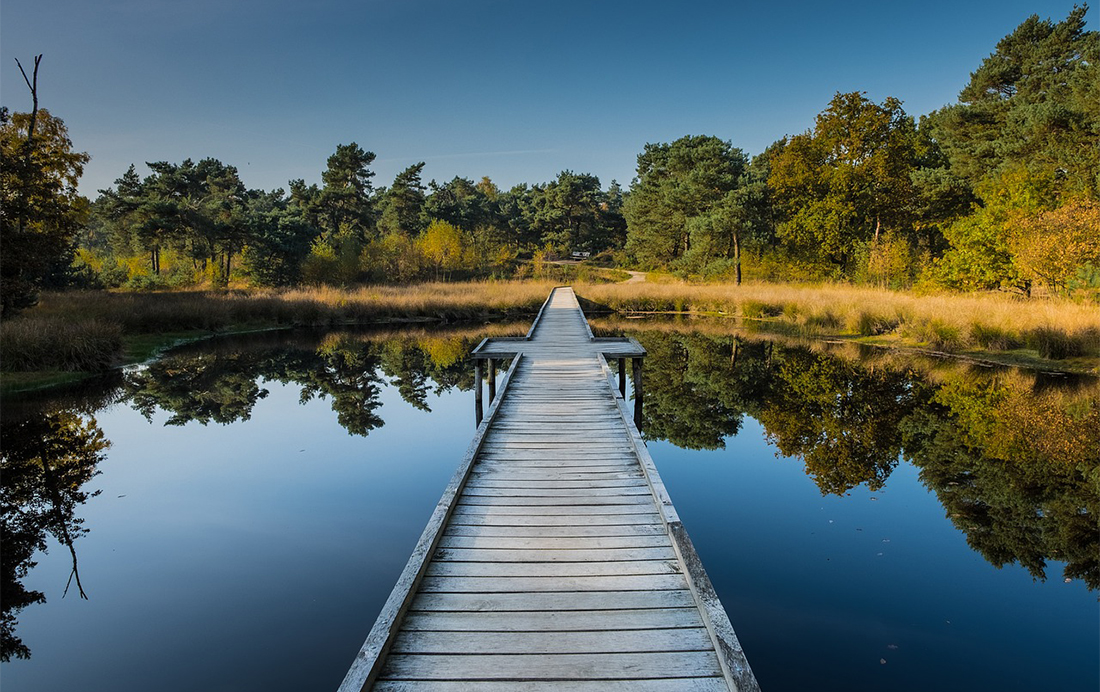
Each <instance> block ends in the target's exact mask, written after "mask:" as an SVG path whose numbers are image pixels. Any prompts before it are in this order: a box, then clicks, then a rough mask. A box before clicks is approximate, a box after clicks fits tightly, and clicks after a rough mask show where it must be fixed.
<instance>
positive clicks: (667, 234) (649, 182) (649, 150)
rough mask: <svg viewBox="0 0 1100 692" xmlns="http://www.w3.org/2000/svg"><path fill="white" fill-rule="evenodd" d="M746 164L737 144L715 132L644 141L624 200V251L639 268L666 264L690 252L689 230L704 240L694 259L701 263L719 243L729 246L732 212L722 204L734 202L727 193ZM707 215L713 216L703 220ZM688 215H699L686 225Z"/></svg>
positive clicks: (732, 232) (728, 205)
mask: <svg viewBox="0 0 1100 692" xmlns="http://www.w3.org/2000/svg"><path fill="white" fill-rule="evenodd" d="M746 164H747V160H746V158H745V155H744V153H742V151H741V150H740V149H737V148H735V147H734V146H733V145H732V144H730V143H729V142H725V141H722V140H720V139H718V138H717V137H709V136H688V137H682V138H680V139H678V140H676V141H675V142H673V143H671V144H647V145H646V146H645V150H644V151H643V152H642V153H641V154H639V155H638V177H637V178H636V179H635V181H634V185H633V187H632V189H631V192H630V195H629V196H628V197H627V199H626V202H625V203H624V205H623V214H624V216H625V217H626V221H627V242H626V250H627V252H628V253H629V254H631V255H632V256H633V257H634V258H636V260H637V261H638V263H639V264H640V265H641V266H642V267H645V268H650V269H652V268H667V267H669V266H670V265H671V264H672V263H674V262H675V261H676V260H678V259H679V258H681V257H683V256H684V255H685V254H687V253H689V252H691V250H692V248H693V244H694V243H693V231H695V234H694V235H695V239H696V240H698V242H700V243H701V244H703V245H705V248H704V249H703V250H700V251H699V253H698V254H697V255H696V259H695V260H694V262H693V263H699V262H700V261H702V262H703V263H705V262H706V260H708V259H709V258H710V257H711V256H712V255H713V254H715V253H717V252H720V251H721V246H722V245H723V243H725V245H726V247H727V248H732V247H733V245H734V242H735V241H734V240H733V236H734V233H735V229H733V228H731V227H730V226H731V224H730V219H729V216H730V215H731V214H733V213H734V212H733V211H732V210H730V209H728V208H724V207H723V204H725V207H734V206H737V205H736V203H735V202H734V201H733V200H727V196H728V195H729V194H730V193H731V192H733V191H734V190H736V189H737V187H738V184H739V182H740V178H741V175H742V173H743V172H744V170H745V167H746ZM712 214H713V215H714V218H713V219H710V220H709V221H704V220H702V219H705V218H706V217H708V216H711V215H712ZM692 219H699V220H698V221H695V222H694V223H692V224H691V225H690V226H689V221H691V220H692ZM727 252H730V253H731V254H732V250H728V251H727ZM689 257H690V256H689ZM700 258H701V259H700ZM691 261H692V260H690V259H689V262H691Z"/></svg>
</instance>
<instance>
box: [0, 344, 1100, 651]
mask: <svg viewBox="0 0 1100 692" xmlns="http://www.w3.org/2000/svg"><path fill="white" fill-rule="evenodd" d="M631 327H632V329H631V331H630V332H629V333H630V335H631V336H635V337H636V338H638V339H639V340H640V341H641V342H642V344H643V345H644V346H645V347H646V349H647V350H648V352H649V356H648V357H647V360H646V369H645V373H646V375H645V376H646V398H647V400H646V407H645V410H644V415H645V421H644V425H645V430H646V435H647V436H648V437H651V438H659V439H667V440H669V441H670V442H672V443H673V444H676V445H678V446H680V447H685V448H690V449H719V448H722V447H723V446H724V444H725V439H726V438H728V437H730V436H733V435H736V434H738V432H739V431H740V430H741V426H742V423H743V420H744V418H745V417H746V416H749V417H752V418H754V419H756V420H757V421H759V422H760V423H761V424H762V425H763V427H764V429H765V433H766V435H767V437H768V438H769V440H770V441H771V442H772V443H773V444H774V445H775V447H776V449H777V450H778V452H779V453H781V454H783V455H786V456H794V457H798V458H800V459H802V460H803V461H804V462H805V465H806V472H807V473H808V474H809V476H810V477H811V478H813V480H814V481H815V482H816V484H817V485H818V487H819V488H820V489H821V491H822V492H823V493H833V494H844V493H845V492H847V491H848V490H850V489H852V488H853V487H855V486H858V485H863V484H865V485H867V486H868V487H870V488H872V489H875V488H879V487H881V486H882V485H883V484H885V483H886V482H887V481H888V478H889V476H890V473H891V472H892V471H893V469H894V468H895V467H896V466H897V464H898V463H899V459H905V460H907V461H909V462H911V463H913V464H914V465H915V466H916V467H917V468H918V469H919V472H920V478H921V480H922V482H923V483H924V484H925V485H926V486H927V487H928V488H930V489H931V490H932V491H934V492H935V493H936V495H937V497H938V498H939V500H940V502H941V503H942V504H943V506H944V508H945V510H946V513H947V516H948V517H949V518H950V520H951V521H952V522H953V524H954V525H955V526H956V527H958V528H959V529H960V530H961V531H963V532H964V534H965V535H966V537H967V541H968V542H969V544H970V545H971V547H972V548H973V549H974V550H976V551H977V552H979V553H980V554H981V555H983V556H984V557H985V559H987V560H988V561H989V562H990V563H992V564H994V565H996V566H998V567H1000V566H1003V565H1007V564H1012V563H1019V564H1020V565H1022V566H1023V567H1025V568H1026V569H1027V570H1028V571H1029V572H1030V573H1031V574H1032V575H1033V576H1034V577H1035V578H1037V579H1045V578H1046V576H1047V561H1048V560H1058V561H1061V562H1064V563H1065V568H1064V576H1065V577H1067V578H1075V579H1081V580H1083V581H1084V582H1085V583H1086V584H1087V585H1088V586H1089V588H1091V589H1096V588H1097V587H1098V586H1100V564H1098V563H1100V541H1098V529H1097V518H1098V516H1100V462H1098V460H1097V450H1098V449H1100V400H1098V399H1100V397H1098V394H1097V390H1096V384H1095V381H1094V380H1089V381H1087V382H1084V383H1083V384H1079V385H1078V386H1076V387H1074V386H1072V382H1068V383H1066V384H1063V385H1060V386H1052V385H1051V381H1050V380H1049V379H1045V378H1043V377H1042V376H1039V375H1035V374H1027V373H1022V372H1019V371H1008V370H1006V371H989V370H978V371H975V370H974V369H970V368H966V367H947V368H943V367H939V366H930V365H928V363H926V362H924V361H920V360H915V359H913V358H904V357H897V358H894V357H890V358H883V357H881V356H880V355H875V354H881V353H882V352H880V351H872V352H864V353H859V354H851V353H848V354H834V353H829V352H825V351H822V350H821V349H820V348H818V349H811V348H806V347H804V346H792V345H783V344H781V343H778V342H773V341H764V340H751V339H746V338H743V337H740V336H734V335H730V334H728V333H721V334H712V333H707V332H706V331H705V330H700V329H696V328H695V327H694V325H688V326H686V327H683V328H682V329H683V331H679V332H678V331H676V330H671V331H667V330H662V329H649V330H646V329H642V330H640V331H635V329H634V328H635V327H636V323H635V324H632V325H631ZM525 328H526V325H515V326H503V327H495V328H489V329H485V328H480V327H479V328H475V329H472V330H470V329H468V330H461V329H459V330H435V331H426V330H410V331H404V332H399V333H388V334H377V333H366V334H356V333H351V332H342V333H335V334H327V335H321V334H301V333H298V334H265V335H254V336H248V337H243V338H234V339H224V340H219V341H216V342H213V343H204V344H197V345H193V346H191V347H187V348H182V349H178V350H176V351H174V352H172V353H171V354H169V355H166V356H165V357H163V358H161V359H159V360H158V361H156V362H154V363H152V364H150V365H149V366H148V367H145V368H142V369H138V370H135V371H132V372H129V373H127V374H126V375H125V377H122V378H119V379H107V380H104V381H103V382H102V383H101V385H100V388H99V389H98V390H95V391H90V392H86V396H87V399H86V400H84V401H83V402H82V403H81V402H79V401H75V400H74V399H73V398H72V397H68V398H64V399H62V398H58V399H56V400H55V401H53V402H50V401H39V402H37V404H36V405H35V406H31V407H23V408H25V409H26V410H20V407H14V408H13V407H10V406H8V405H7V402H6V405H5V416H4V419H3V423H2V430H0V435H2V438H3V439H2V464H3V466H2V472H3V473H2V477H0V481H2V491H0V499H2V512H3V516H2V522H3V532H4V533H3V542H4V549H3V551H2V564H3V569H2V575H0V577H2V584H0V586H2V590H3V591H2V596H3V611H2V630H0V634H2V637H3V642H2V643H3V652H2V653H3V658H4V660H7V659H9V658H11V657H28V656H29V655H30V651H29V649H28V647H27V646H26V645H24V644H23V642H22V641H20V639H19V638H18V637H17V636H16V635H15V626H16V616H17V615H18V613H19V612H20V610H21V609H23V608H24V607H26V606H27V605H30V604H33V603H40V602H42V601H43V600H44V599H45V596H44V594H42V593H40V592H37V591H29V590H27V589H25V588H24V587H23V585H22V583H21V582H22V580H23V578H24V577H25V576H26V575H27V573H28V571H29V570H30V569H31V568H32V567H33V566H34V564H35V563H34V557H35V554H36V553H37V552H38V551H41V550H45V548H46V541H47V536H53V537H54V538H55V539H56V540H57V541H58V542H59V543H61V544H62V545H64V546H66V547H67V548H68V549H69V550H70V551H71V554H72V558H73V569H72V580H73V582H74V585H75V587H76V589H77V590H78V591H79V592H82V591H83V590H82V589H81V587H80V582H79V572H78V570H77V561H76V549H75V547H74V542H75V541H77V539H78V538H79V537H80V536H81V535H83V534H84V533H85V531H86V529H85V528H84V527H83V525H82V520H81V519H79V518H78V517H77V514H78V511H79V506H80V505H81V504H82V503H84V502H86V501H87V499H88V498H89V497H91V496H93V495H94V494H95V493H94V492H91V491H88V490H85V489H84V486H85V485H86V484H87V482H88V480H89V479H91V478H92V477H93V476H94V475H95V474H96V473H98V471H97V465H98V464H99V463H100V461H102V460H103V458H104V456H105V451H106V449H107V447H108V445H109V443H108V441H107V440H105V439H104V437H103V433H102V432H101V431H100V430H99V428H98V426H97V425H96V422H95V419H94V418H92V417H91V415H90V414H91V413H94V412H95V411H96V410H98V409H99V408H101V407H102V406H105V405H106V404H107V403H112V402H117V401H125V402H127V403H128V404H129V405H130V406H132V407H133V408H134V409H136V410H137V411H139V412H140V413H141V414H142V415H144V416H145V417H146V418H148V419H150V420H152V418H153V416H154V415H155V414H156V412H158V411H163V412H165V413H166V414H167V419H166V424H167V425H184V424H186V423H188V422H191V421H194V422H198V423H201V424H203V425H207V424H209V423H211V422H213V423H219V424H227V423H232V422H234V421H240V420H247V419H248V418H249V417H250V416H251V415H252V412H253V409H254V408H255V406H256V404H257V403H258V402H259V401H260V400H262V399H263V398H264V397H265V396H267V393H268V392H267V389H265V387H264V385H265V383H266V382H279V383H282V384H285V385H297V386H298V387H300V399H301V401H302V402H303V403H304V402H307V401H310V400H312V399H318V398H322V399H330V400H331V406H332V410H333V411H334V412H335V413H336V416H337V418H338V420H339V423H340V425H342V426H343V427H344V428H345V429H346V430H347V431H348V432H349V433H350V434H353V435H368V434H369V433H370V431H372V430H375V429H377V428H379V427H381V426H382V425H383V424H384V422H383V420H382V418H381V416H380V415H379V413H378V411H379V407H380V406H381V398H380V397H381V392H382V387H383V384H384V383H386V382H389V383H390V384H392V385H393V386H394V387H395V388H396V390H397V391H398V392H399V393H400V395H401V397H402V398H403V399H404V400H405V401H406V402H408V403H409V404H411V405H413V406H415V407H416V408H418V409H421V410H424V411H427V410H429V406H428V401H429V395H430V394H431V393H433V392H434V393H441V392H444V391H447V390H449V389H452V388H456V387H457V388H459V389H461V390H468V389H470V388H472V386H473V368H472V366H471V364H470V361H469V353H470V351H471V350H472V349H473V347H474V346H475V345H476V344H477V343H478V341H479V340H480V339H481V338H483V337H484V336H486V335H493V336H496V335H504V334H509V333H523V331H524V329H525ZM605 328H606V329H611V330H613V331H615V330H618V329H619V328H618V327H616V326H615V325H614V324H612V326H611V327H605ZM712 331H713V330H712ZM869 353H870V355H869ZM119 380H121V381H119Z"/></svg>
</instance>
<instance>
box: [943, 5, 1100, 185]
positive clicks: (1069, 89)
mask: <svg viewBox="0 0 1100 692" xmlns="http://www.w3.org/2000/svg"><path fill="white" fill-rule="evenodd" d="M1087 11H1088V8H1087V6H1084V5H1082V6H1078V7H1074V8H1073V9H1072V10H1071V11H1070V13H1069V15H1068V16H1067V17H1066V19H1065V20H1063V21H1061V22H1058V23H1054V22H1052V21H1051V20H1049V19H1047V20H1042V19H1040V18H1039V17H1038V16H1037V15H1032V16H1031V17H1028V18H1027V19H1026V20H1025V21H1024V22H1023V23H1022V24H1020V26H1018V27H1017V28H1016V30H1015V31H1013V32H1012V33H1011V34H1009V35H1008V36H1006V37H1005V38H1004V39H1002V40H1001V41H1000V42H999V43H998V44H997V47H996V50H995V51H994V52H993V54H992V55H990V56H989V57H988V58H986V59H985V60H983V61H982V64H981V65H980V66H979V67H978V69H977V70H975V71H974V72H973V73H972V74H971V76H970V82H969V83H968V84H967V85H966V87H965V88H964V89H963V90H962V92H961V93H960V94H959V103H958V104H957V105H954V106H949V107H947V108H945V109H943V110H942V111H940V112H939V113H936V114H934V120H935V122H936V129H937V139H939V140H940V141H941V143H942V145H943V147H944V149H945V150H946V151H947V153H948V156H949V157H950V159H951V164H952V169H953V170H954V171H955V172H956V173H958V174H959V175H961V176H963V177H965V178H967V179H968V180H970V181H971V183H972V184H974V185H977V184H978V183H979V182H981V181H982V180H984V179H986V178H987V177H996V176H999V175H1001V174H1002V173H1003V172H1004V171H1005V170H1006V169H1011V168H1016V167H1021V166H1023V167H1026V168H1028V169H1029V170H1031V171H1032V172H1034V173H1035V174H1038V175H1040V176H1042V175H1049V174H1051V173H1054V172H1055V171H1059V172H1060V173H1061V175H1063V176H1064V179H1063V181H1062V186H1063V187H1064V188H1065V189H1066V190H1067V191H1078V192H1081V191H1087V192H1088V193H1089V194H1091V195H1092V196H1095V195H1096V194H1097V192H1098V191H1100V188H1098V185H1100V178H1098V175H1100V148H1098V147H1097V146H1096V142H1097V138H1098V137H1100V106H1098V105H1097V104H1098V103H1100V86H1098V85H1100V33H1097V32H1096V31H1085V14H1086V12H1087Z"/></svg>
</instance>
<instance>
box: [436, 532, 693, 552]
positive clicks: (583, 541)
mask: <svg viewBox="0 0 1100 692" xmlns="http://www.w3.org/2000/svg"><path fill="white" fill-rule="evenodd" d="M439 547H440V548H468V549H473V548H485V549H493V550H502V549H529V550H551V549H553V550H605V549H625V548H664V547H672V542H671V541H670V540H669V538H668V535H667V534H666V535H663V536H600V537H569V538H565V537H558V536H535V537H516V536H454V535H444V536H443V537H442V538H441V539H440V540H439Z"/></svg>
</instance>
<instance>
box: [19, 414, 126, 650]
mask: <svg viewBox="0 0 1100 692" xmlns="http://www.w3.org/2000/svg"><path fill="white" fill-rule="evenodd" d="M0 440H2V445H3V452H2V453H0V474H2V481H3V482H2V483H0V524H2V526H3V543H4V549H3V551H0V565H2V568H0V572H2V574H0V600H2V602H3V606H2V612H0V660H4V661H9V660H11V658H12V657H15V658H30V649H29V648H28V647H27V646H26V645H25V644H24V643H23V642H22V640H21V639H20V638H19V637H18V636H16V634H15V626H16V624H17V620H16V616H17V615H18V614H19V612H20V611H21V610H23V608H25V607H27V606H28V605H31V604H32V603H43V602H45V600H46V596H45V594H43V593H42V592H40V591H28V590H27V589H26V588H24V586H23V584H22V581H21V580H22V579H23V577H25V576H26V575H27V572H28V571H30V569H31V568H32V567H34V565H35V561H34V557H35V554H36V553H37V552H38V551H41V552H46V546H47V544H46V537H47V535H50V536H53V537H54V539H56V540H57V542H58V543H60V544H61V545H63V546H65V547H66V548H67V549H68V550H69V553H70V555H71V556H72V562H73V566H72V572H71V573H70V575H69V584H67V585H66V587H65V592H68V590H69V586H70V585H72V584H74V583H75V586H76V588H77V591H78V592H79V594H80V597H81V598H87V594H85V593H84V587H83V585H81V583H80V570H79V568H78V564H77V556H76V548H75V547H74V545H73V543H74V541H75V540H76V539H77V538H79V537H80V536H81V535H83V534H84V533H86V531H87V529H85V528H84V526H83V523H84V520H83V519H80V518H79V517H77V516H76V511H77V508H78V507H79V506H80V505H82V504H84V503H85V502H86V501H87V500H88V498H89V497H93V496H95V495H97V494H98V491H95V492H89V491H87V490H84V489H83V488H84V484H85V483H87V482H88V481H89V480H90V479H91V478H92V476H95V475H96V474H97V473H99V471H98V470H97V466H98V465H99V462H100V461H102V460H103V459H104V457H105V454H104V451H105V450H106V449H107V448H108V447H109V446H110V443H109V442H108V441H107V440H105V439H104V437H103V432H102V431H101V430H100V429H99V426H98V425H96V421H95V419H94V418H90V417H89V418H85V417H83V416H82V415H80V414H79V413H76V412H74V411H69V410H59V411H50V412H47V413H45V414H42V415H40V416H36V417H32V418H26V419H17V420H15V421H12V420H10V419H9V417H8V416H5V417H4V420H3V422H2V423H0Z"/></svg>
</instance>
